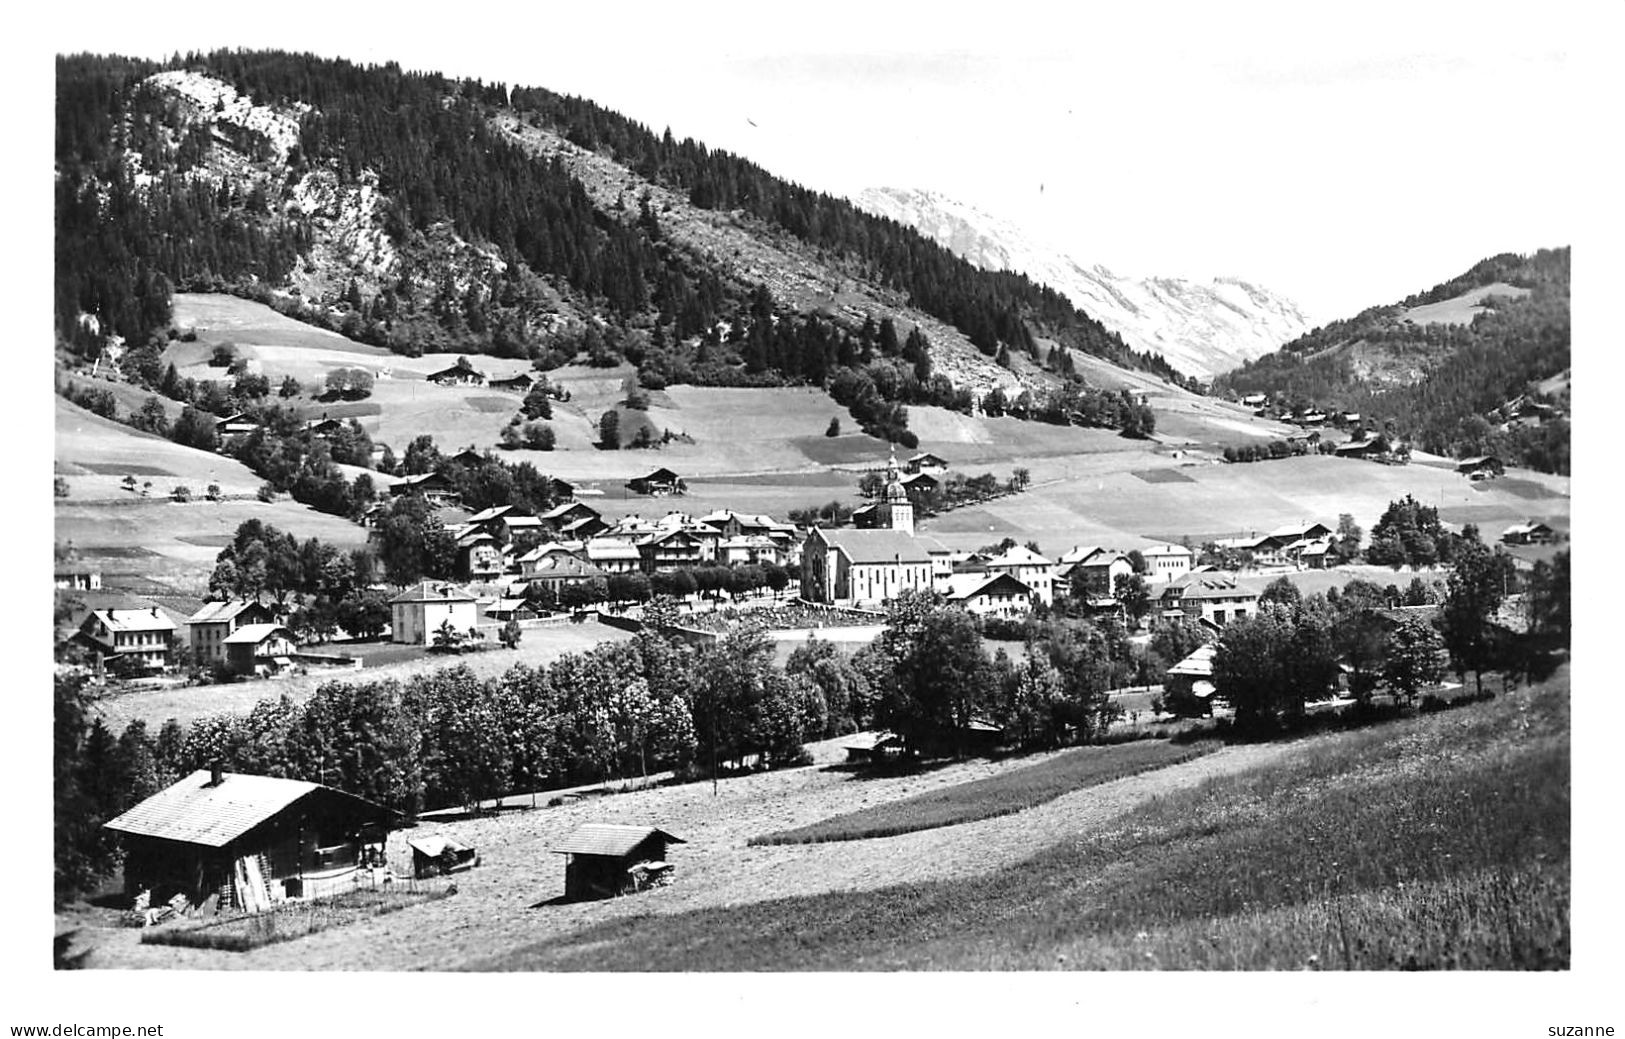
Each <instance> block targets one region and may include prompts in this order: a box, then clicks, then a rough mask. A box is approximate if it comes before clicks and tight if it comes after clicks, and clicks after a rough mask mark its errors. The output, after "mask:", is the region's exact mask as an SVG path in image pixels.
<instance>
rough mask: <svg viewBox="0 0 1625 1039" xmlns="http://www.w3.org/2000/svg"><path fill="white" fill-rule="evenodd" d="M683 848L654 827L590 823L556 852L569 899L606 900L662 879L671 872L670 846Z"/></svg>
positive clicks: (571, 836)
mask: <svg viewBox="0 0 1625 1039" xmlns="http://www.w3.org/2000/svg"><path fill="white" fill-rule="evenodd" d="M685 843H687V842H686V841H684V840H683V839H682V838H681V837H674V836H673V835H671V834H669V833H667V832H666V831H665V830H660V829H656V828H655V827H653V826H623V825H620V824H617V823H586V824H584V825H582V826H579V827H577V828H576V829H575V830H573V831H571V832H570V833H569V834H568V835H566V836H565V838H564V839H563V840H561V841H560V842H559V843H558V844H556V845H554V846H553V849H552V850H553V851H554V853H556V854H559V855H563V856H564V897H565V898H568V899H584V898H604V897H608V896H613V895H623V894H630V893H631V892H633V891H637V890H638V889H639V888H640V887H642V886H643V883H644V882H645V880H646V879H647V878H649V877H657V876H660V875H662V874H664V873H665V872H666V871H668V870H669V869H670V868H671V867H670V865H669V864H668V863H667V862H666V846H667V845H669V844H685Z"/></svg>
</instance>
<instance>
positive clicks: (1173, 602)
mask: <svg viewBox="0 0 1625 1039" xmlns="http://www.w3.org/2000/svg"><path fill="white" fill-rule="evenodd" d="M1160 606H1161V610H1162V616H1163V618H1164V619H1165V620H1167V619H1174V618H1178V617H1181V616H1182V617H1183V618H1184V619H1185V620H1187V621H1193V622H1203V623H1206V624H1209V625H1212V626H1213V627H1223V626H1224V625H1225V624H1226V623H1228V622H1229V621H1233V620H1240V619H1241V618H1242V617H1246V616H1250V615H1251V614H1254V613H1257V612H1258V592H1257V591H1255V590H1254V589H1253V588H1252V587H1251V586H1250V585H1248V584H1245V583H1243V582H1242V581H1240V580H1239V579H1238V578H1237V577H1236V576H1235V575H1234V574H1230V573H1225V572H1223V571H1219V570H1210V571H1204V572H1200V573H1191V574H1187V575H1185V576H1184V577H1181V578H1180V579H1178V580H1176V581H1174V582H1173V583H1172V584H1170V585H1169V586H1168V588H1167V589H1166V590H1165V591H1164V592H1163V593H1162V597H1161V599H1160Z"/></svg>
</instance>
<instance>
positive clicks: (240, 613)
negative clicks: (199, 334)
mask: <svg viewBox="0 0 1625 1039" xmlns="http://www.w3.org/2000/svg"><path fill="white" fill-rule="evenodd" d="M274 620H276V615H275V614H274V613H272V611H271V608H270V607H269V606H267V605H265V604H264V603H261V602H258V601H255V600H252V599H227V600H225V601H223V602H206V603H204V604H203V606H202V608H201V609H199V610H198V611H197V612H196V613H194V614H192V615H191V616H190V617H188V618H186V629H187V631H189V632H191V642H192V649H193V650H194V651H195V652H196V653H197V655H198V658H199V659H200V660H204V661H210V662H213V663H217V664H223V663H225V662H226V637H227V636H229V635H230V634H231V633H232V632H234V631H236V630H237V629H238V628H239V627H241V626H243V625H245V624H269V623H271V622H272V621H274Z"/></svg>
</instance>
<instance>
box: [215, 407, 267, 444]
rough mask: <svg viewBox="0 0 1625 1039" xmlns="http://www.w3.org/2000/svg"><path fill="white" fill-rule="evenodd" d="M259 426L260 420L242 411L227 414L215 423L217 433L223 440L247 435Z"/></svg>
mask: <svg viewBox="0 0 1625 1039" xmlns="http://www.w3.org/2000/svg"><path fill="white" fill-rule="evenodd" d="M259 428H260V424H259V423H258V422H255V421H254V420H253V419H251V418H249V417H248V416H247V415H245V414H243V413H242V412H240V411H238V412H234V413H232V414H230V415H227V416H226V417H225V418H223V419H220V420H219V421H217V422H216V423H215V424H214V432H215V435H216V436H218V437H220V439H222V440H224V439H225V438H227V437H235V436H247V435H248V434H249V433H252V432H254V431H255V430H257V429H259Z"/></svg>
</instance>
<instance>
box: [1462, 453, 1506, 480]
mask: <svg viewBox="0 0 1625 1039" xmlns="http://www.w3.org/2000/svg"><path fill="white" fill-rule="evenodd" d="M1506 468H1507V467H1506V465H1505V463H1503V462H1502V461H1501V460H1500V459H1499V458H1497V457H1495V456H1494V455H1478V456H1476V457H1473V458H1463V459H1461V460H1460V461H1458V462H1457V463H1456V472H1458V473H1477V472H1484V473H1493V474H1495V475H1496V476H1500V475H1501V474H1502V473H1504V472H1506Z"/></svg>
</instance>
